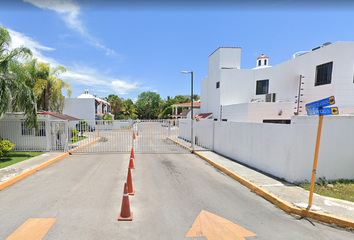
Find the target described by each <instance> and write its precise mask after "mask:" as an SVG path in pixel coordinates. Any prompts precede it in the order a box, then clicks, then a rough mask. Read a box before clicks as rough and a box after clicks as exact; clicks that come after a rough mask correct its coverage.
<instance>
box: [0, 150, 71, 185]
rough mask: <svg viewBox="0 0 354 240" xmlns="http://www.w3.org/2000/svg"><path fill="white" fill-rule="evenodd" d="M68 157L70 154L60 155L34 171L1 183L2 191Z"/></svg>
mask: <svg viewBox="0 0 354 240" xmlns="http://www.w3.org/2000/svg"><path fill="white" fill-rule="evenodd" d="M66 156H69V153H68V152H67V153H64V154H62V155H60V156H58V157H56V158H53V159H51V160H49V161H47V162H44V163H42V164H40V165H38V166H36V167H34V168H32V169H29V170H27V171H24V172H22V173H20V174H19V175H16V176H14V177H12V178H10V179H8V180H6V181H4V182H1V183H0V191H1V190H3V189H4V188H7V187H8V186H10V185H12V184H14V183H17V182H18V181H20V180H22V179H24V178H25V177H28V176H29V175H31V174H33V173H35V172H36V171H37V170H41V169H43V168H45V167H47V166H49V165H51V164H53V163H55V162H57V161H59V160H60V159H62V158H64V157H66Z"/></svg>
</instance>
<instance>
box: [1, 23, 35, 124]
mask: <svg viewBox="0 0 354 240" xmlns="http://www.w3.org/2000/svg"><path fill="white" fill-rule="evenodd" d="M10 44H11V36H10V34H9V32H8V31H7V30H6V29H5V28H4V27H0V117H1V116H2V115H3V114H4V113H5V112H6V111H7V110H8V109H9V107H11V110H12V111H18V110H22V111H24V113H25V124H26V126H27V128H29V129H30V128H33V127H37V113H36V106H35V96H34V93H33V90H32V89H31V88H30V87H29V86H27V85H26V72H25V70H24V68H23V65H22V64H21V63H20V62H19V59H24V58H28V57H30V56H32V53H31V50H30V49H28V48H26V47H19V48H15V49H12V50H10Z"/></svg>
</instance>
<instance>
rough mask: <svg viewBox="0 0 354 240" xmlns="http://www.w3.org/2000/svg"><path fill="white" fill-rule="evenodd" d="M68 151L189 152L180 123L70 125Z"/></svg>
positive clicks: (104, 121)
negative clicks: (183, 145)
mask: <svg viewBox="0 0 354 240" xmlns="http://www.w3.org/2000/svg"><path fill="white" fill-rule="evenodd" d="M69 133H71V135H70V141H69V144H68V146H69V151H70V152H72V153H77V152H81V153H82V152H87V153H88V152H130V151H131V149H132V148H134V152H141V153H144V152H151V153H153V152H176V153H177V152H186V151H187V150H186V149H185V148H183V147H182V146H181V144H182V143H184V140H183V139H182V138H180V136H179V121H178V120H174V121H173V120H170V121H169V120H160V119H159V120H127V121H117V120H115V121H107V120H100V121H84V120H82V121H77V122H70V131H69Z"/></svg>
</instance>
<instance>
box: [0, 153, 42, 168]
mask: <svg viewBox="0 0 354 240" xmlns="http://www.w3.org/2000/svg"><path fill="white" fill-rule="evenodd" d="M42 154H43V152H9V153H8V154H7V155H6V156H4V157H0V169H1V168H5V167H8V166H10V165H13V164H15V163H19V162H22V161H25V160H27V159H29V158H33V157H36V156H39V155H42Z"/></svg>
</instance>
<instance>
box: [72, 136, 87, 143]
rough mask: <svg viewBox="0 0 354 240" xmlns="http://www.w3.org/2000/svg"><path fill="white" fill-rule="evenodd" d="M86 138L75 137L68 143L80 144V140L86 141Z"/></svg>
mask: <svg viewBox="0 0 354 240" xmlns="http://www.w3.org/2000/svg"><path fill="white" fill-rule="evenodd" d="M86 138H87V137H85V136H82V137H81V136H76V137H73V138H71V139H70V142H71V143H76V142H80V141H81V140H84V139H86Z"/></svg>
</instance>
